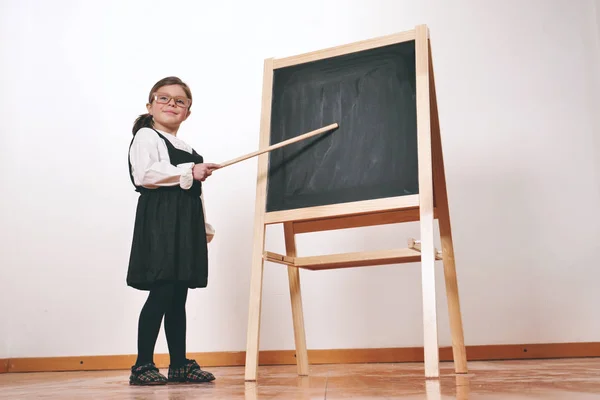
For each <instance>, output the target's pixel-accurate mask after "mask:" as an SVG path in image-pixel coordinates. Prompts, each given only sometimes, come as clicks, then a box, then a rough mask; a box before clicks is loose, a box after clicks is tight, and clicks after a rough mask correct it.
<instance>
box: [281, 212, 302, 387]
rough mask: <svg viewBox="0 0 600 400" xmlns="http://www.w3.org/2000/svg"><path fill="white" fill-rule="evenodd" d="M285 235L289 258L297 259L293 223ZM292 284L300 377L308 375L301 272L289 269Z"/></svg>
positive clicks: (293, 315)
mask: <svg viewBox="0 0 600 400" xmlns="http://www.w3.org/2000/svg"><path fill="white" fill-rule="evenodd" d="M283 230H284V233H285V250H286V253H287V255H288V256H291V257H296V238H295V235H294V228H293V225H292V223H290V222H286V223H284V224H283ZM288 278H289V282H290V299H291V301H292V319H293V321H294V341H295V343H296V362H297V365H298V375H301V376H306V375H308V352H307V350H306V334H305V333H304V312H303V310H302V294H301V290H300V270H299V269H298V268H295V267H288Z"/></svg>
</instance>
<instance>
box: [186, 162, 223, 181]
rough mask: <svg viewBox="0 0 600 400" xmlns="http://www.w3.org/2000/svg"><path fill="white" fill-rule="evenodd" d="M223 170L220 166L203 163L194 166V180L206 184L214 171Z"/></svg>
mask: <svg viewBox="0 0 600 400" xmlns="http://www.w3.org/2000/svg"><path fill="white" fill-rule="evenodd" d="M219 168H221V166H220V165H219V164H211V163H202V164H196V165H194V168H193V169H192V172H193V175H194V179H195V180H197V181H201V182H204V181H205V180H206V178H208V177H209V176H211V175H212V173H213V171H214V170H216V169H219Z"/></svg>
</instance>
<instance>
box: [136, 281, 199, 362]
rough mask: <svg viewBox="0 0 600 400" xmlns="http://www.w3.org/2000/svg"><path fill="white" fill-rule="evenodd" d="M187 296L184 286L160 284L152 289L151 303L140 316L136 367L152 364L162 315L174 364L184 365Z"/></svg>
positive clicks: (146, 305)
mask: <svg viewBox="0 0 600 400" xmlns="http://www.w3.org/2000/svg"><path fill="white" fill-rule="evenodd" d="M187 293H188V288H187V286H186V285H185V284H184V285H182V284H178V283H171V282H169V283H162V284H159V285H157V286H156V287H155V288H153V289H152V290H150V293H149V295H148V300H146V304H144V307H143V308H142V311H141V313H140V319H139V324H138V357H137V361H136V365H138V366H139V365H142V364H147V363H151V362H153V360H154V347H155V345H156V339H157V338H158V332H159V331H160V325H161V323H162V319H163V316H164V317H165V336H166V337H167V344H168V346H169V356H170V358H171V365H172V366H174V367H178V366H182V365H184V364H185V362H186V353H185V334H186V314H185V302H186V300H187Z"/></svg>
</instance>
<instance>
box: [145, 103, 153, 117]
mask: <svg viewBox="0 0 600 400" xmlns="http://www.w3.org/2000/svg"><path fill="white" fill-rule="evenodd" d="M151 108H152V104H150V103H148V104H146V110H148V114H150V115H152V113H151V112H150V109H151Z"/></svg>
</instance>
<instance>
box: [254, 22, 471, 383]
mask: <svg viewBox="0 0 600 400" xmlns="http://www.w3.org/2000/svg"><path fill="white" fill-rule="evenodd" d="M410 40H414V41H415V63H416V93H417V96H416V97H417V99H416V105H417V136H418V180H419V194H418V195H409V196H401V197H391V198H384V199H377V200H368V201H359V202H350V203H343V204H331V205H326V206H318V207H307V208H303V209H292V210H285V211H274V212H266V200H267V178H268V162H269V158H268V157H269V155H268V153H263V154H261V155H260V156H259V157H258V171H257V181H256V203H255V220H254V243H253V247H252V266H251V268H252V269H251V277H250V297H249V304H248V307H249V310H248V311H249V312H248V332H247V343H246V365H245V368H246V370H245V380H246V381H256V380H257V369H258V351H259V337H260V320H261V304H262V284H263V272H264V269H263V267H264V262H265V261H269V262H273V263H277V264H281V265H283V266H287V269H288V277H289V288H290V298H291V305H292V318H293V325H294V340H295V345H296V357H297V367H298V375H301V376H304V375H308V371H309V369H308V365H309V363H308V353H307V347H306V337H305V329H304V315H303V310H302V297H301V292H300V275H299V269H300V268H303V269H307V270H313V271H319V270H326V269H335V268H351V267H366V266H377V265H389V264H403V263H414V262H419V261H420V264H421V272H422V274H421V278H422V279H421V285H422V296H423V298H422V300H423V325H424V326H423V328H424V372H425V377H426V378H438V377H439V374H440V370H439V346H438V328H437V311H436V287H435V268H434V267H435V264H434V263H435V261H436V260H440V259H441V260H442V261H443V264H444V277H445V283H446V296H447V303H448V313H449V321H450V330H451V334H452V349H453V356H454V362H455V372H456V373H457V374H464V373H467V358H466V352H465V345H464V334H463V324H462V316H461V311H460V303H459V295H458V282H457V276H456V267H455V261H454V247H453V242H452V232H451V225H450V213H449V207H448V197H447V190H446V178H445V171H444V162H443V156H442V144H441V134H440V123H439V118H438V109H437V97H436V93H435V79H434V75H433V63H432V59H431V58H432V57H431V43H430V37H429V29H428V27H427V26H426V25H418V26H416V27H415V29H413V30H409V31H406V32H401V33H398V34H394V35H389V36H384V37H380V38H375V39H370V40H364V41H361V42H356V43H351V44H347V45H343V46H339V47H334V48H329V49H324V50H319V51H315V52H311V53H306V54H301V55H297V56H292V57H287V58H282V59H275V58H268V59H266V60H265V61H264V70H263V74H264V77H263V91H262V110H261V119H260V140H259V147H260V148H261V149H264V148H266V147H267V146H268V145H269V141H270V121H271V103H272V91H273V73H274V70H276V69H277V68H284V67H288V66H293V65H298V64H302V63H309V62H312V61H316V60H322V59H326V58H329V57H336V56H339V55H344V54H350V53H353V52H358V51H363V50H368V49H374V48H377V47H382V46H388V45H392V44H396V43H401V42H405V41H410ZM435 219H437V220H438V222H439V232H440V239H441V244H442V251H441V252H438V251H437V250H436V249H435V248H434V220H435ZM410 221H419V226H420V235H421V238H420V240H413V239H410V240H409V244H408V247H407V248H399V249H390V250H383V251H374V252H373V251H372V252H357V253H346V254H333V255H324V256H317V257H314V256H313V257H298V256H297V254H296V242H295V236H296V235H297V234H301V233H310V232H316V231H323V230H332V229H346V228H353V227H364V226H371V225H382V224H391V223H401V222H410ZM277 223H282V224H283V228H284V236H285V247H286V254H285V255H280V254H276V253H273V252H269V251H265V234H266V227H267V225H270V224H277Z"/></svg>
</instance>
